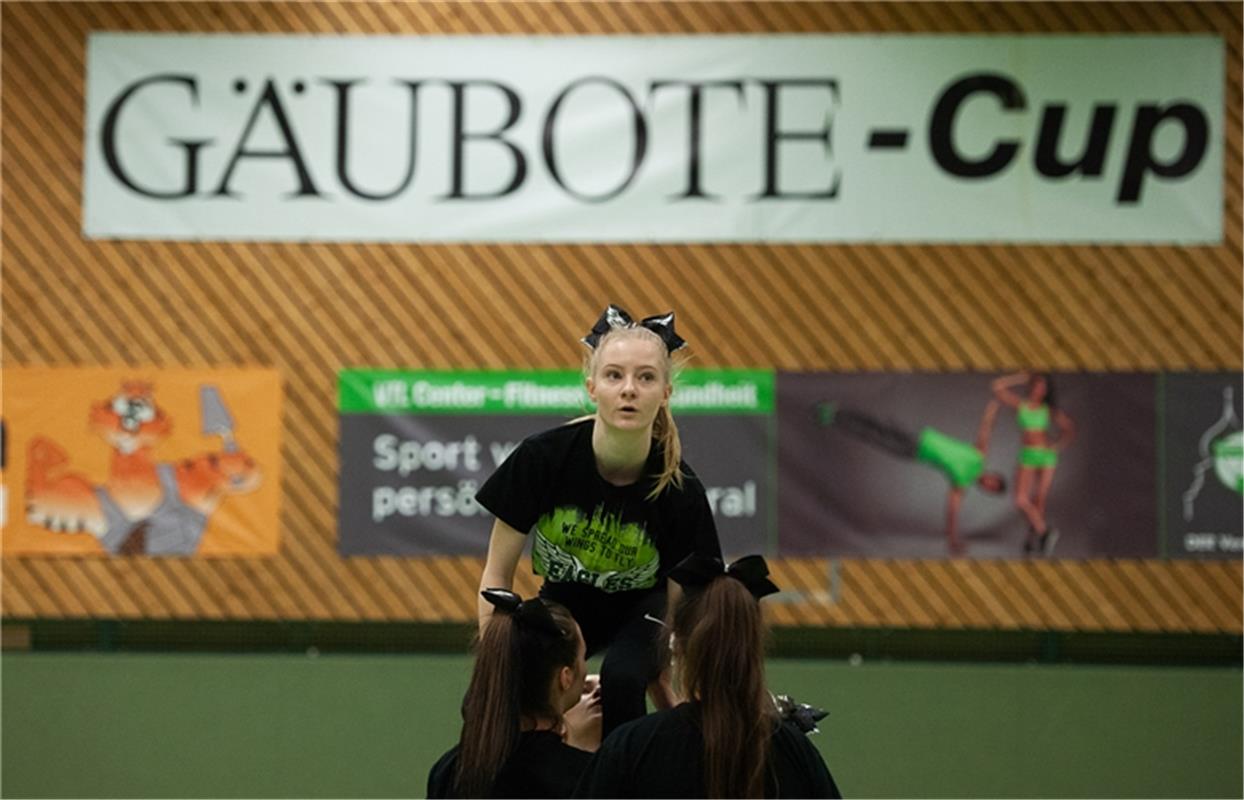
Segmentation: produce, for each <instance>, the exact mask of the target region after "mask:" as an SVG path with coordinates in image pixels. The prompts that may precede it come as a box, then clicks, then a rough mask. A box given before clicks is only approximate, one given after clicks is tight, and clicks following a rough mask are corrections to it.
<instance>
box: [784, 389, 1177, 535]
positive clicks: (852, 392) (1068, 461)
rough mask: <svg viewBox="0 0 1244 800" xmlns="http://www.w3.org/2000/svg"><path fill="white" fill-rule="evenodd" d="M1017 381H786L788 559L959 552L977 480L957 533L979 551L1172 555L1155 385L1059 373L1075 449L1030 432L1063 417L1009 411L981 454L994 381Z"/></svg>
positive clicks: (1059, 403)
mask: <svg viewBox="0 0 1244 800" xmlns="http://www.w3.org/2000/svg"><path fill="white" fill-rule="evenodd" d="M1005 377H1006V376H1003V375H999V374H877V373H865V374H853V375H834V374H786V373H783V374H780V375H779V377H778V404H777V406H778V425H779V448H778V469H779V475H780V487H781V491H780V497H779V506H778V522H779V524H778V529H779V532H780V533H779V547H780V551H781V552H782V553H783V554H786V555H811V554H824V555H832V556H882V557H903V558H913V557H915V558H929V557H939V556H945V555H947V554H948V553H949V552H951V548H950V547H949V542H948V536H947V528H948V524H949V519H948V517H949V511H950V505H951V503H952V494H953V493H954V490H955V489H956V488H958V487H961V488H962V491H961V493H960V494H961V497H960V500H959V503H960V505H959V510H958V515H957V519H956V520H955V525H956V528H957V530H956V533H957V536H958V538H959V540H960V541H961V542H962V544H963V546H964V547H965V552H966V554H967V555H970V556H973V557H981V558H1017V557H1022V556H1024V555H1029V556H1037V555H1046V556H1049V555H1053V556H1057V557H1072V558H1088V557H1100V556H1111V557H1152V556H1156V555H1158V535H1157V519H1156V518H1157V513H1156V511H1157V504H1158V501H1159V500H1158V494H1157V485H1156V483H1157V481H1156V457H1157V454H1156V447H1155V437H1154V431H1155V422H1154V420H1155V407H1154V399H1155V376H1154V375H1153V374H1134V373H1124V374H1083V373H1077V374H1054V375H1053V376H1051V377H1050V379H1049V382H1050V385H1051V386H1053V388H1054V395H1053V399H1054V400H1055V403H1054V404H1053V405H1054V408H1055V409H1057V410H1061V412H1062V414H1064V415H1065V419H1066V420H1067V421H1069V424H1070V427H1071V428H1072V429H1073V431H1074V433H1073V434H1070V442H1069V443H1068V444H1067V445H1066V446H1065V447H1063V448H1062V449H1058V446H1057V445H1056V444H1055V446H1054V447H1052V448H1048V449H1054V450H1057V452H1055V453H1054V454H1053V455H1050V454H1049V453H1045V452H1042V448H1034V447H1025V446H1024V444H1023V442H1022V441H1021V440H1022V436H1023V435H1022V434H1021V430H1020V429H1021V426H1027V427H1028V428H1030V429H1033V428H1035V427H1036V426H1038V425H1041V423H1043V422H1044V426H1043V430H1044V432H1045V435H1046V437H1047V438H1048V439H1049V440H1050V441H1051V442H1055V443H1056V442H1057V441H1058V440H1059V439H1060V438H1061V437H1063V436H1064V435H1066V434H1064V433H1063V430H1062V426H1061V425H1060V422H1059V421H1060V419H1063V417H1060V416H1059V414H1058V413H1055V412H1050V413H1046V414H1045V417H1044V418H1043V419H1032V418H1029V419H1020V415H1019V413H1018V412H1017V410H1016V409H1013V408H1010V407H1007V406H1005V405H1002V404H999V405H998V406H996V408H997V416H996V418H994V420H993V424H992V425H991V426H989V437H988V441H987V446H986V447H985V448H984V451H983V453H980V454H979V458H978V457H977V455H976V453H977V451H978V450H979V448H977V444H978V441H979V438H978V437H979V436H980V432H981V427H982V420H983V419H984V418H985V412H986V409H987V408H988V407H989V406H990V404H991V403H995V402H996V400H997V397H996V394H995V391H994V388H993V387H994V383H995V381H997V380H998V379H1000V378H1005ZM1020 380H1023V379H1022V378H1019V377H1016V378H1015V381H1020ZM1025 386H1026V384H1023V385H1018V386H1013V387H1011V388H1010V391H1012V392H1022V391H1024V389H1025ZM824 403H830V404H832V406H830V407H827V406H826V405H823V404H824ZM835 413H836V414H837V416H834V414H835ZM1043 413H1044V412H1043ZM853 414H854V415H853ZM1035 435H1037V434H1034V433H1030V434H1029V436H1035ZM991 473H996V474H997V475H999V476H1001V477H1002V478H1004V479H1005V481H1006V487H1005V490H1004V491H1001V492H995V491H990V489H991V488H992V489H995V490H996V489H998V488H1000V487H998V486H996V485H990V484H989V480H990V479H989V477H988V476H989V474H991ZM1020 498H1023V501H1022V502H1021V499H1020ZM1025 504H1026V505H1027V506H1028V510H1027V511H1026V510H1025V508H1024V507H1023V506H1024V505H1025ZM1034 510H1039V511H1040V514H1038V515H1037V516H1036V518H1035V519H1036V522H1037V524H1040V523H1042V522H1043V523H1044V524H1045V526H1046V527H1047V530H1050V531H1054V532H1056V533H1054V534H1052V536H1051V537H1049V538H1047V539H1045V540H1043V541H1041V542H1040V544H1041V546H1042V547H1044V550H1045V552H1042V551H1041V550H1039V549H1035V548H1034V547H1033V545H1035V544H1037V541H1036V539H1035V538H1034V536H1033V533H1034V532H1033V528H1034V515H1033V513H1032V512H1033V511H1034ZM1025 545H1029V548H1028V551H1027V552H1026V550H1025Z"/></svg>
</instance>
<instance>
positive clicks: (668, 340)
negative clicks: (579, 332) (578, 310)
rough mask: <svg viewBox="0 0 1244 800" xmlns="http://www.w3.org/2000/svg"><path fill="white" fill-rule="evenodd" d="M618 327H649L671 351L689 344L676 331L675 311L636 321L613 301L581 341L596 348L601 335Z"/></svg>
mask: <svg viewBox="0 0 1244 800" xmlns="http://www.w3.org/2000/svg"><path fill="white" fill-rule="evenodd" d="M617 328H647V329H648V330H650V331H652V332H653V333H655V334H656V335H657V336H660V337H661V341H662V342H664V343H665V349H666V350H668V351H669V352H671V353H672V352H674V351H675V350H677V349H679V348H680V347H684V346H686V344H687V342H686V340H685V339H683V338H682V337H681V336H679V335H678V334H677V333H675V332H674V312H673V311H671V312H669V313H668V314H659V315H655V316H651V317H644V318H643V319H641V320H640V321H639V322H636V321H635V320H634V319H632V318H631V315H630V314H628V313H626V312H625V311H623V310H622V309H621V308H618V307H617V306H615V305H613V304H612V303H610V304H609V307H608V308H606V309H605V312H604V313H603V314H601V315H600V319H598V320H596V324H595V325H593V326H592V330H591V331H589V332H588V334H587V336H584V337H583V338H582V339H581V340H580V341H582V342H583V343H584V344H585V345H587V346H588V347H590V348H592V349H593V350H595V349H596V345H597V344H599V343H600V337H602V336H604V335H605V334H606V333H609V331H611V330H615V329H617Z"/></svg>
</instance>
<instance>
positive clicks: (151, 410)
mask: <svg viewBox="0 0 1244 800" xmlns="http://www.w3.org/2000/svg"><path fill="white" fill-rule="evenodd" d="M151 393H152V386H151V384H150V383H146V382H144V381H126V382H124V383H122V384H121V391H120V392H118V393H117V394H115V395H113V396H112V397H111V398H109V399H107V400H104V401H103V402H100V403H96V404H94V405H92V406H91V410H90V414H89V416H88V420H89V424H90V427H91V430H93V431H94V432H95V433H98V434H99V435H100V436H102V437H103V438H104V440H105V441H107V442H108V443H109V444H111V445H112V447H113V452H112V459H111V461H110V463H109V465H108V478H107V480H106V481H105V484H104V486H105V488H106V489H107V490H108V494H109V495H110V496H111V497H112V500H113V502H115V503H116V504H117V507H118V509H119V510H120V511H121V513H123V514H125V516H127V517H129V518H131V519H137V518H139V517H145V516H147V515H148V514H150V513H151V512H152V511H153V510H155V507H156V506H157V505H159V503H160V497H161V495H162V491H161V488H160V481H159V480H158V478H157V477H156V462H155V458H154V456H153V455H152V448H154V447H155V445H156V444H158V443H159V442H161V441H163V440H164V439H165V438H166V437H167V436H168V435H169V433H170V432H172V430H173V423H172V420H170V419H169V417H168V415H167V414H165V413H164V411H163V410H162V409H160V408H159V407H158V406H157V405H156V404H155V400H153V399H152V396H151Z"/></svg>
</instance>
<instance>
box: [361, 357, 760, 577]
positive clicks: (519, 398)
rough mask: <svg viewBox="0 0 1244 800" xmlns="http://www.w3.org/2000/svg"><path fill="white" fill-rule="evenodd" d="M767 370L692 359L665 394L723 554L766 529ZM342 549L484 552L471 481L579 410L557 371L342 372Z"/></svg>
mask: <svg viewBox="0 0 1244 800" xmlns="http://www.w3.org/2000/svg"><path fill="white" fill-rule="evenodd" d="M773 383H774V379H773V373H772V372H769V371H763V370H686V371H685V372H684V373H683V375H682V376H681V377H680V381H679V386H678V388H677V389H676V390H675V393H674V397H673V398H672V399H671V405H672V407H673V409H674V415H675V420H676V422H677V424H678V427H679V432H680V436H681V438H682V442H683V455H684V458H685V459H686V460H687V461H688V463H690V464H691V465H692V467H693V468H694V469H695V470H696V472H697V473H698V475H699V476H700V479H701V480H702V481H703V483H704V485H705V489H706V491H707V493H708V498H709V503H710V505H711V506H712V508H713V513H714V515H715V517H716V520H717V525H718V529H719V532H720V534H721V539H722V547H723V548H724V549H725V550H726V552H727V553H742V552H755V551H757V550H761V549H765V548H766V547H769V546H770V545H771V544H772V542H773V540H774V534H775V529H774V526H773V518H774V510H775V503H774V500H773V491H774V483H773V470H772V463H773V452H774V448H775V443H774V435H775V434H774V430H773V424H772V410H773ZM339 388H340V397H339V406H340V408H341V415H340V426H341V427H340V441H339V451H340V504H339V511H338V531H339V548H340V550H341V552H342V554H344V555H368V554H398V555H430V554H472V555H478V554H482V553H484V552H485V551H486V549H487V545H488V535H489V532H490V530H491V528H492V516H491V515H490V514H489V513H488V512H487V511H485V510H484V509H483V508H481V507H480V506H479V505H478V504H477V503H475V501H474V495H475V492H476V490H477V489H478V488H479V486H480V485H481V484H482V483H483V482H484V481H485V480H487V478H488V476H489V475H491V474H492V472H493V470H495V469H496V467H497V466H498V465H499V464H500V463H501V462H503V461H504V460H505V458H506V457H507V456H508V455H509V454H510V452H511V451H512V450H513V448H514V447H516V446H517V445H518V443H519V442H521V441H522V440H523V439H524V438H525V437H527V436H529V435H531V434H533V433H536V432H538V431H541V430H545V429H548V428H552V427H554V426H557V425H560V424H563V423H565V422H566V421H568V420H569V419H571V418H573V417H575V416H577V415H581V414H584V413H587V412H589V411H590V407H589V406H588V404H587V396H586V393H585V392H584V391H583V382H582V377H581V376H580V375H579V373H577V372H575V371H573V370H561V371H547V370H545V371H537V370H531V371H510V372H500V371H383V370H350V371H346V372H342V373H341V375H340V387H339Z"/></svg>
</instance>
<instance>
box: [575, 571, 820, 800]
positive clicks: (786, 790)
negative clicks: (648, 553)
mask: <svg viewBox="0 0 1244 800" xmlns="http://www.w3.org/2000/svg"><path fill="white" fill-rule="evenodd" d="M768 572H769V570H768V567H767V566H766V564H765V561H764V559H763V558H762V557H760V556H748V557H746V558H743V559H740V560H739V561H736V562H734V563H733V564H731V565H730V566H729V567H727V568H724V569H723V567H722V563H721V560H720V559H710V558H704V557H694V556H693V557H691V558H689V559H688V560H687V561H684V562H683V563H682V564H680V565H679V566H678V568H676V569H675V570H674V571H673V572H671V573H670V577H671V578H673V579H675V580H678V581H679V582H680V583H681V584H682V585H683V586H684V587H685V593H684V594H683V596H682V597H681V598H680V600H679V601H678V603H677V604H676V605H675V606H674V608H673V609H672V610H671V613H670V616H669V618H668V620H667V622H668V626H669V628H670V629H671V631H672V635H671V639H672V644H671V648H672V652H673V656H674V675H675V677H676V679H677V682H678V683H679V684H680V688H681V690H682V692H683V693H684V694H685V696H686V697H687V698H688V700H687V702H685V703H682V704H681V705H678V706H675V707H674V708H671V709H667V710H664V711H658V712H657V713H655V714H650V715H648V716H646V717H644V718H643V719H638V720H635V721H633V722H630V723H628V724H626V725H623V726H622V727H621V728H619V729H618V730H617V731H615V732H614V733H613V735H611V736H610V737H609V738H608V739H607V740H606V741H605V742H604V744H602V745H601V748H600V750H598V751H597V753H596V756H595V757H594V758H593V759H592V761H591V763H590V764H589V765H588V768H587V770H586V771H585V772H584V773H583V778H582V780H581V781H580V783H579V786H578V788H577V789H576V790H575V795H576V796H578V797H840V796H841V795H840V794H839V792H838V787H837V785H835V783H834V779H833V776H831V775H830V773H829V769H828V768H827V767H826V766H825V762H824V760H823V759H822V758H821V755H820V753H819V752H817V749H816V748H815V747H814V746H813V745H812V743H811V742H810V741H808V739H807V737H806V736H805V735H804V734H803V733H802V732H801V731H800V730H798V729H797V728H796V727H795V725H794V724H793V723H790V722H783V721H781V719H780V718H779V716H778V712H777V709H776V707H775V705H774V701H773V698H772V697H771V696H770V695H769V692H768V690H767V689H766V688H765V678H764V644H765V636H766V631H765V625H764V620H763V618H762V616H761V613H760V604H759V602H758V600H759V598H760V597H763V596H765V595H766V594H770V593H773V592H776V591H777V587H776V586H775V585H774V584H773V583H772V581H770V580H769V579H768Z"/></svg>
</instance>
